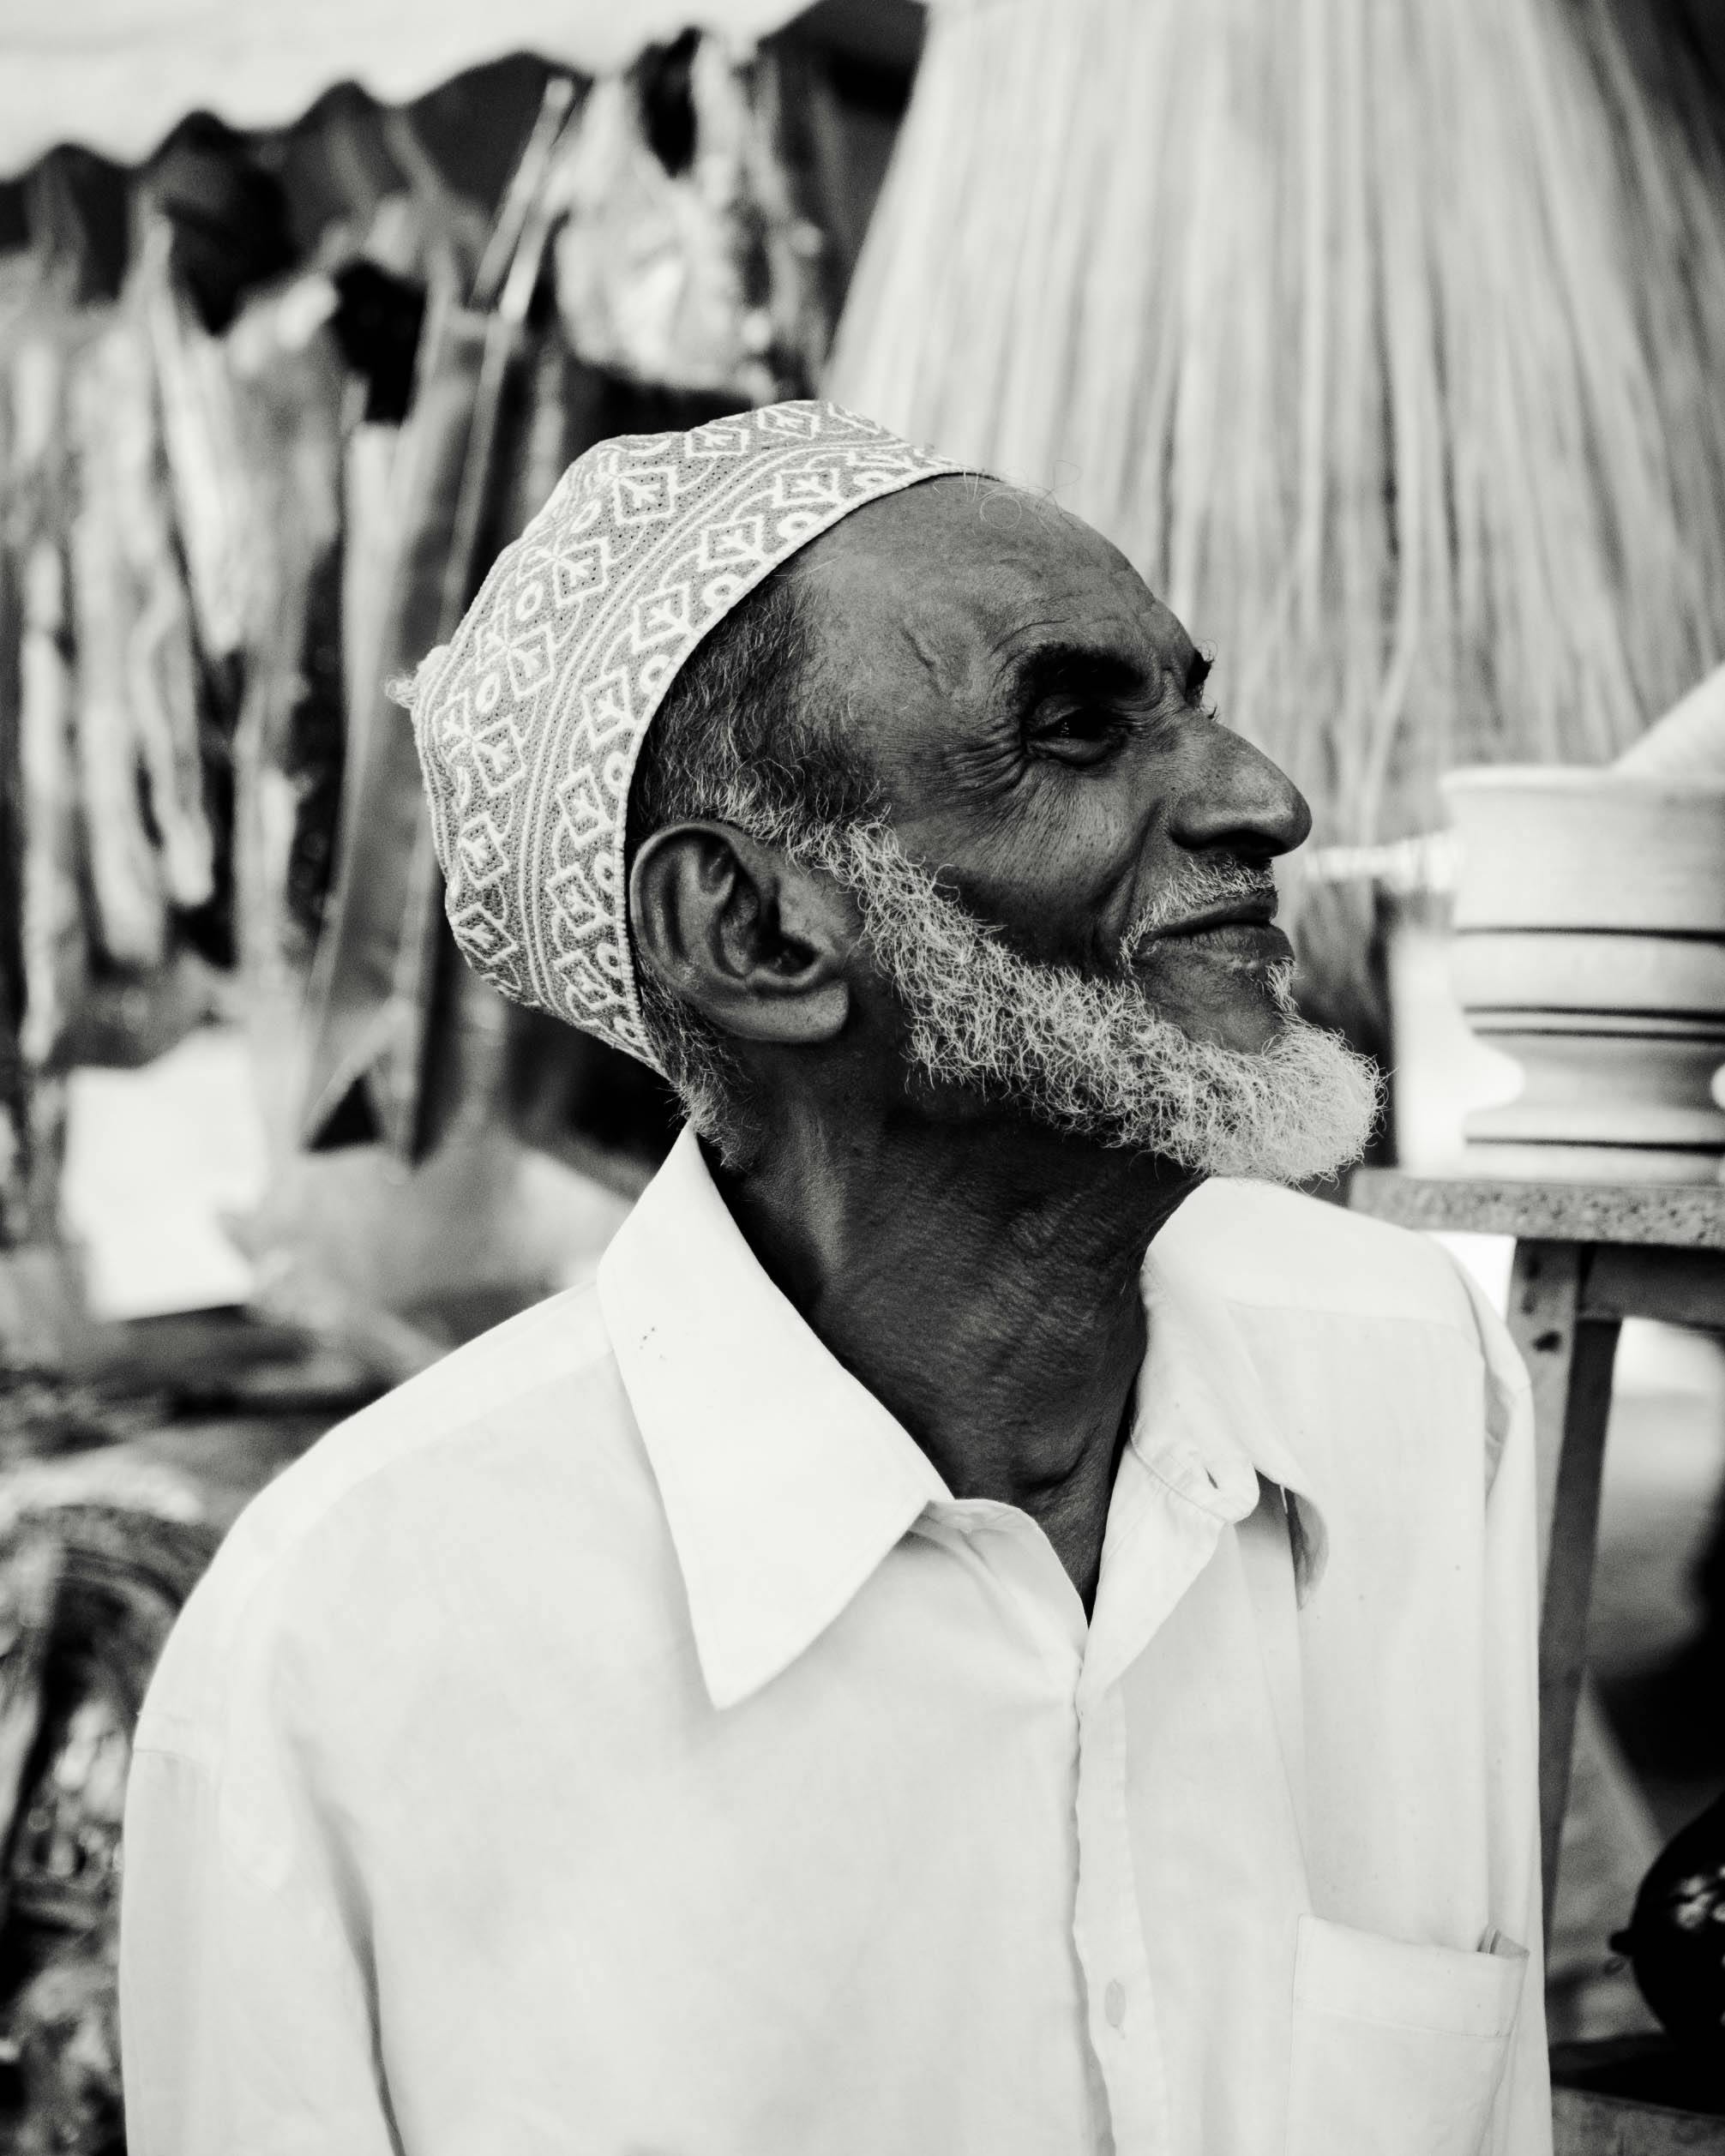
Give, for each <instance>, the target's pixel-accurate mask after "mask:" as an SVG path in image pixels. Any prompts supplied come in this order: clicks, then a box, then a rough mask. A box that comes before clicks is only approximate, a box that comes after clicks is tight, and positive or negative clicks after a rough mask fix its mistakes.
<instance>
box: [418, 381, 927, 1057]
mask: <svg viewBox="0 0 1725 2156" xmlns="http://www.w3.org/2000/svg"><path fill="white" fill-rule="evenodd" d="M959 469H960V467H959V466H958V465H954V464H953V463H951V462H950V461H949V460H948V459H946V458H944V457H939V456H936V455H935V453H934V452H933V451H932V450H928V449H918V448H916V447H912V446H911V443H909V442H907V441H900V440H899V438H898V436H897V435H892V434H889V433H887V430H886V429H885V428H883V427H879V426H877V425H876V424H875V422H874V421H873V420H872V419H863V418H860V417H857V415H856V413H854V412H850V411H844V410H842V409H841V408H840V407H839V406H838V405H832V404H822V403H815V402H813V401H807V402H801V403H796V404H781V405H763V406H761V407H760V409H758V410H756V411H744V412H739V413H737V414H736V417H733V418H727V419H718V420H714V421H712V422H711V423H708V424H707V425H706V426H702V427H696V428H694V429H693V430H692V431H691V432H689V433H688V434H656V435H619V436H617V437H616V439H615V440H612V441H604V442H600V443H598V445H597V446H596V447H593V448H592V449H589V450H588V451H587V453H586V455H585V456H582V457H580V458H578V459H576V461H575V462H574V464H572V465H570V466H569V468H568V471H566V472H565V473H564V474H563V476H562V479H561V480H560V481H559V482H558V483H557V486H556V491H555V492H554V493H553V494H552V495H551V498H550V501H547V502H546V504H545V506H544V508H543V509H541V510H540V512H539V513H538V515H537V516H536V517H535V518H534V519H533V520H532V523H531V524H530V525H528V526H527V528H526V531H524V532H523V533H522V534H521V536H520V538H518V539H516V540H514V542H513V543H512V544H510V545H508V546H507V547H505V548H504V550H503V551H502V554H501V555H500V556H498V558H497V562H496V566H495V567H494V568H492V570H491V573H490V575H489V576H488V577H487V578H486V580H485V581H484V585H483V586H482V587H481V589H480V591H479V594H478V598H475V600H474V601H473V604H472V606H471V607H469V608H468V610H467V612H466V615H465V616H463V618H462V621H461V623H460V627H459V628H457V629H456V631H455V634H454V636H453V637H452V638H451V639H450V640H449V641H448V644H444V645H440V646H438V648H437V649H436V651H434V652H431V653H430V656H429V657H428V658H426V659H425V660H424V663H423V664H422V665H421V666H420V669H419V671H418V675H417V676H415V679H414V683H413V687H412V690H411V691H410V692H409V696H408V699H407V700H408V701H409V702H410V704H411V707H412V712H413V730H414V739H415V741H416V742H417V744H418V751H419V763H420V768H421V770H422V772H423V773H424V780H425V790H426V793H427V794H428V796H430V803H431V830H432V836H433V839H434V841H435V844H436V850H437V859H438V862H439V863H440V865H441V866H442V871H443V879H444V903H445V906H446V909H447V910H448V916H449V926H450V927H451V928H452V929H454V934H455V940H456V942H457V943H458V944H459V945H460V948H461V951H462V953H463V955H464V956H465V957H466V960H467V963H468V964H470V965H472V967H473V968H474V969H475V970H477V971H478V973H480V974H481V975H483V976H484V978H485V979H486V980H487V981H489V982H490V983H491V985H492V986H493V987H494V988H497V989H499V990H501V992H502V994H504V995H506V996H508V997H509V998H510V999H511V1000H512V1001H514V1002H516V1003H526V1004H532V1005H534V1006H537V1007H538V1008H539V1009H540V1010H544V1011H549V1012H551V1013H552V1014H553V1015H554V1016H556V1017H557V1018H564V1019H567V1020H568V1023H569V1024H571V1025H575V1026H579V1027H580V1028H581V1029H582V1030H583V1031H585V1032H588V1033H596V1034H598V1035H599V1036H601V1038H603V1039H604V1040H607V1041H610V1042H612V1043H614V1045H615V1046H616V1047H618V1048H623V1049H626V1050H627V1051H628V1054H631V1055H634V1056H638V1057H639V1058H640V1060H641V1061H642V1062H644V1063H646V1064H649V1065H652V1067H654V1068H655V1069H657V1068H658V1064H657V1061H656V1060H655V1058H654V1056H653V1053H652V1048H650V1047H649V1046H648V1043H647V1037H646V1030H645V1028H644V1027H643V1025H642V1023H641V1014H640V998H639V995H638V994H637V992H636V984H635V970H634V956H633V952H632V951H631V948H630V943H629V931H628V890H627V888H626V886H625V881H624V876H623V838H624V829H625V820H626V818H627V815H628V793H629V781H630V779H631V778H632V777H633V776H634V767H635V760H636V758H637V757H638V756H639V755H640V746H641V742H642V740H643V738H644V737H645V736H646V730H647V728H648V727H649V726H650V725H651V724H652V719H653V714H654V713H655V712H657V711H658V707H659V706H660V704H661V703H662V702H663V701H664V694H665V691H666V690H667V689H668V688H670V683H671V682H672V680H673V678H674V677H675V676H676V670H677V669H678V668H679V667H680V666H682V664H683V663H684V662H685V661H686V660H687V659H688V657H689V654H690V653H691V652H693V651H694V648H695V646H697V645H698V644H699V643H700V640H701V639H702V637H704V636H705V635H706V634H707V633H708V632H709V631H710V630H711V629H712V628H713V627H714V626H715V625H716V624H717V623H718V622H720V621H722V620H723V619H724V616H725V615H726V614H728V613H729V612H730V610H731V608H732V607H734V606H735V605H736V604H737V602H738V601H739V600H740V599H742V598H745V597H746V596H747V594H748V592H751V591H753V590H754V586H756V585H757V584H759V583H760V580H761V579H762V578H763V577H765V576H766V575H767V574H769V573H770V572H771V571H772V570H773V569H775V568H778V565H779V563H780V562H785V561H788V560H789V559H790V556H792V555H793V554H795V553H796V551H797V550H798V549H799V548H800V547H805V546H807V545H808V543H809V541H810V540H811V539H814V538H817V537H819V536H820V533H821V532H823V531H826V530H828V529H829V528H830V526H832V525H834V524H837V523H838V520H839V519H840V518H841V517H844V516H848V515H849V514H850V511H851V510H853V509H857V508H861V507H862V504H863V503H864V502H865V501H876V500H878V499H879V498H880V497H881V495H887V494H895V493H897V492H898V491H899V489H902V488H905V487H909V486H914V485H915V484H916V483H917V482H918V481H919V480H923V479H935V478H939V477H942V476H943V475H944V474H946V473H949V472H953V471H958V470H959Z"/></svg>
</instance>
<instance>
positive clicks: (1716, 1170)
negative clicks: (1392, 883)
mask: <svg viewBox="0 0 1725 2156" xmlns="http://www.w3.org/2000/svg"><path fill="white" fill-rule="evenodd" d="M1444 784H1445V790H1446V794H1447V796H1448V799H1449V806H1450V812H1451V815H1452V820H1453V821H1454V824H1455V827H1456V832H1457V835H1458V840H1459V844H1460V856H1459V866H1458V875H1457V886H1456V903H1455V916H1454V929H1455V942H1454V948H1453V960H1452V964H1453V970H1454V978H1455V983H1456V987H1457V990H1458V994H1459V995H1460V998H1461V1002H1462V1006H1463V1009H1464V1012H1466V1014H1467V1018H1468V1023H1469V1024H1470V1026H1471V1027H1472V1028H1473V1030H1474V1031H1475V1033H1476V1034H1477V1035H1478V1036H1480V1038H1481V1039H1482V1040H1483V1041H1486V1042H1488V1043H1489V1044H1490V1046H1492V1047H1493V1048H1500V1049H1501V1050H1502V1051H1504V1053H1505V1054H1508V1055H1510V1056H1512V1057H1513V1059H1514V1060H1515V1061H1516V1062H1517V1063H1518V1064H1519V1065H1520V1066H1521V1069H1522V1072H1523V1077H1524V1084H1523V1087H1522V1090H1521V1091H1520V1093H1519V1094H1518V1096H1517V1097H1516V1098H1515V1099H1514V1100H1513V1101H1512V1102H1510V1103H1509V1104H1508V1105H1507V1106H1506V1107H1501V1108H1488V1109H1482V1110H1479V1111H1477V1112H1476V1114H1473V1115H1472V1116H1470V1118H1469V1120H1468V1122H1467V1124H1466V1126H1465V1136H1466V1138H1467V1143H1468V1148H1469V1152H1470V1156H1471V1164H1472V1165H1474V1166H1476V1168H1477V1169H1478V1170H1479V1172H1480V1173H1481V1174H1500V1175H1506V1176H1525V1177H1535V1178H1542V1179H1573V1180H1585V1181H1601V1182H1605V1181H1610V1182H1620V1181H1624V1180H1644V1181H1654V1182H1685V1183H1693V1182H1711V1181H1713V1180H1716V1178H1718V1177H1719V1176H1720V1174H1721V1173H1722V1168H1725V1109H1722V1108H1721V1107H1720V1105H1719V1102H1718V1101H1717V1100H1716V1097H1715V1091H1714V1080H1715V1076H1716V1073H1717V1072H1719V1071H1720V1068H1721V1066H1722V1065H1725V779H1721V778H1704V779H1693V780H1688V781H1684V782H1677V781H1674V780H1671V779H1661V778H1632V777H1630V776H1629V775H1627V774H1626V773H1624V772H1612V771H1587V770H1572V769H1566V768H1551V767H1543V766H1542V767H1533V766H1527V767H1524V766H1510V765H1506V766H1482V767H1480V768H1478V769H1470V770H1465V771H1458V772H1451V773H1450V774H1449V776H1448V778H1446V780H1445V782H1444Z"/></svg>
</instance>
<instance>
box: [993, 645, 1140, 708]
mask: <svg viewBox="0 0 1725 2156" xmlns="http://www.w3.org/2000/svg"><path fill="white" fill-rule="evenodd" d="M1007 678H1008V681H1009V682H1010V684H1011V693H1012V698H1013V702H1014V704H1016V705H1018V706H1019V707H1020V708H1021V709H1023V710H1026V711H1028V710H1030V709H1031V707H1032V706H1034V705H1036V704H1037V703H1038V702H1040V701H1041V700H1042V699H1043V697H1044V696H1054V695H1058V694H1061V692H1065V693H1066V694H1068V695H1079V696H1139V695H1142V694H1144V691H1145V688H1146V686H1147V683H1146V680H1145V671H1144V669H1143V668H1142V667H1141V666H1139V664H1137V662H1136V661H1135V660H1133V659H1129V658H1125V657H1124V656H1122V654H1121V653H1120V652H1104V651H1098V650H1097V647H1096V646H1094V645H1092V644H1037V645H1032V646H1031V648H1030V649H1029V650H1028V651H1025V652H1019V654H1018V655H1017V657H1016V658H1013V661H1012V663H1011V664H1010V666H1009V667H1008V669H1007Z"/></svg>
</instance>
